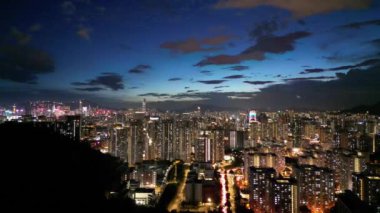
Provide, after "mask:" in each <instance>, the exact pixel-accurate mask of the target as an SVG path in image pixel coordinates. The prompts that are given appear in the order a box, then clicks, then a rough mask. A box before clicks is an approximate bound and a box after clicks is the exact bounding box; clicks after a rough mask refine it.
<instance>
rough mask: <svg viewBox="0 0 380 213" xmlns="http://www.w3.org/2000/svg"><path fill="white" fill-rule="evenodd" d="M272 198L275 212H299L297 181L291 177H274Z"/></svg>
mask: <svg viewBox="0 0 380 213" xmlns="http://www.w3.org/2000/svg"><path fill="white" fill-rule="evenodd" d="M271 199H272V204H273V210H274V212H281V213H297V212H298V209H299V190H298V186H297V181H296V180H295V179H294V178H291V177H279V178H276V179H273V180H272V185H271Z"/></svg>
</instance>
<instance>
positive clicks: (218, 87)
mask: <svg viewBox="0 0 380 213" xmlns="http://www.w3.org/2000/svg"><path fill="white" fill-rule="evenodd" d="M227 87H230V86H216V87H214V89H220V88H227Z"/></svg>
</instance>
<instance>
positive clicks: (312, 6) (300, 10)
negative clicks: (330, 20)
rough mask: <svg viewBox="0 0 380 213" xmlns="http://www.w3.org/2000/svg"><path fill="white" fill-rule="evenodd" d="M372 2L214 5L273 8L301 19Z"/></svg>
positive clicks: (274, 0)
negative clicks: (288, 12)
mask: <svg viewBox="0 0 380 213" xmlns="http://www.w3.org/2000/svg"><path fill="white" fill-rule="evenodd" d="M371 3H372V0H362V1H357V0H330V1H320V0H309V1H304V0H288V1H283V0H267V1H263V0H219V1H218V3H216V4H215V5H214V7H215V8H216V9H229V8H237V9H250V8H255V7H258V6H273V7H278V8H281V9H285V10H288V11H290V12H291V13H292V14H293V15H294V16H295V17H297V18H301V17H305V16H311V15H316V14H321V13H328V12H333V11H338V10H345V9H365V8H368V7H369V6H370V5H371Z"/></svg>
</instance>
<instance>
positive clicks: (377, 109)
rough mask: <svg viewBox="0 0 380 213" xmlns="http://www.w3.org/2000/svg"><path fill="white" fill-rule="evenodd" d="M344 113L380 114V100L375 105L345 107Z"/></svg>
mask: <svg viewBox="0 0 380 213" xmlns="http://www.w3.org/2000/svg"><path fill="white" fill-rule="evenodd" d="M341 112H342V113H366V112H368V113H369V114H371V115H380V102H377V103H376V104H374V105H359V106H356V107H353V108H351V109H345V110H342V111H341Z"/></svg>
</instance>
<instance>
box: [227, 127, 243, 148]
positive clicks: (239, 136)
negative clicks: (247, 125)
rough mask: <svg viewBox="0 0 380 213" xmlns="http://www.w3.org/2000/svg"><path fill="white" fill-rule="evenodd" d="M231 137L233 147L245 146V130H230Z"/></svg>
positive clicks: (230, 145)
mask: <svg viewBox="0 0 380 213" xmlns="http://www.w3.org/2000/svg"><path fill="white" fill-rule="evenodd" d="M229 139H230V140H229V147H230V148H231V149H242V148H243V147H244V131H235V130H234V131H230V134H229Z"/></svg>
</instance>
